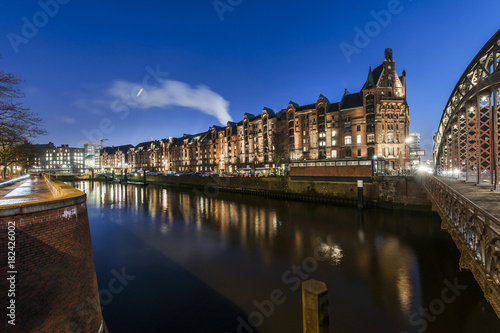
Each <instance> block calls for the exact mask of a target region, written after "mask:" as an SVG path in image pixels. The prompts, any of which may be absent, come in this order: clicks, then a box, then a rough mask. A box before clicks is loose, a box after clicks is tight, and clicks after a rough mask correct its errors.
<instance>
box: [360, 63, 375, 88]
mask: <svg viewBox="0 0 500 333" xmlns="http://www.w3.org/2000/svg"><path fill="white" fill-rule="evenodd" d="M375 86H376V85H375V78H374V77H373V72H372V67H371V66H370V70H369V71H368V77H367V78H366V82H365V85H364V86H363V89H362V90H365V89H371V88H375Z"/></svg>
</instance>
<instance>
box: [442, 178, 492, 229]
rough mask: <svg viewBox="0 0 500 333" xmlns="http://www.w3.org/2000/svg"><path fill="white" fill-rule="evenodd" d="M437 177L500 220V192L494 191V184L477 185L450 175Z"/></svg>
mask: <svg viewBox="0 0 500 333" xmlns="http://www.w3.org/2000/svg"><path fill="white" fill-rule="evenodd" d="M436 178H437V179H439V180H440V181H441V182H443V183H445V184H446V185H448V186H449V187H450V188H452V189H454V190H455V191H457V192H458V193H460V194H461V195H462V196H463V197H465V198H466V199H468V200H470V201H472V202H473V203H474V204H475V205H477V206H478V207H479V208H481V209H482V210H484V211H486V212H487V213H489V214H490V215H492V216H493V217H495V218H497V219H498V220H499V221H500V192H492V191H491V190H492V189H493V186H477V185H476V183H466V182H465V181H463V180H457V179H452V178H449V177H436Z"/></svg>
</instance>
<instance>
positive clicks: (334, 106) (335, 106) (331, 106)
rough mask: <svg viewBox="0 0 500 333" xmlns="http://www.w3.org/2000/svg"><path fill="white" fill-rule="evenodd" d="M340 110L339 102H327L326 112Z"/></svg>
mask: <svg viewBox="0 0 500 333" xmlns="http://www.w3.org/2000/svg"><path fill="white" fill-rule="evenodd" d="M339 110H340V103H338V102H337V103H333V104H329V105H328V108H327V109H326V112H327V113H330V112H338V111H339Z"/></svg>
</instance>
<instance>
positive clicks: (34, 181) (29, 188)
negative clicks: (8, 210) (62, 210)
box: [0, 176, 53, 206]
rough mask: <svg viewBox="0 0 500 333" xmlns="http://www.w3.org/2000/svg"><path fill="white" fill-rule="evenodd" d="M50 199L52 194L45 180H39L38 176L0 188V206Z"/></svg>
mask: <svg viewBox="0 0 500 333" xmlns="http://www.w3.org/2000/svg"><path fill="white" fill-rule="evenodd" d="M52 198H53V195H52V192H51V191H50V189H49V187H48V186H47V183H46V181H45V179H43V178H42V179H40V178H39V177H38V176H36V177H35V176H32V177H31V178H27V179H25V180H22V181H19V182H17V183H14V184H12V185H8V186H5V187H2V188H0V206H7V205H16V204H24V203H29V202H35V201H40V200H46V199H52Z"/></svg>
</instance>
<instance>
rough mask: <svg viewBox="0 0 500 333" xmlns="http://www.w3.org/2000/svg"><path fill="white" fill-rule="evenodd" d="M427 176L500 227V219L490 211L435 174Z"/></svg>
mask: <svg viewBox="0 0 500 333" xmlns="http://www.w3.org/2000/svg"><path fill="white" fill-rule="evenodd" d="M428 177H431V179H433V180H434V181H436V182H439V183H440V184H441V186H442V187H444V188H445V189H446V190H447V191H448V192H451V193H453V194H454V195H455V196H457V197H458V198H459V199H460V200H463V201H465V202H467V204H468V205H470V206H472V207H473V208H474V209H475V210H477V211H479V212H480V213H481V214H482V215H484V216H486V217H488V219H489V220H490V221H492V222H493V223H494V224H495V225H496V226H497V227H499V228H500V220H499V219H498V218H497V217H495V216H493V215H491V214H490V213H488V212H487V211H485V210H484V209H482V208H481V207H479V206H478V205H477V204H475V203H474V202H473V201H471V200H469V199H467V198H466V197H464V196H463V195H462V194H461V193H460V192H458V191H457V190H454V189H453V188H451V187H449V186H448V185H446V184H445V183H443V182H442V181H441V180H439V179H437V178H436V177H435V176H432V175H428ZM424 186H425V185H424Z"/></svg>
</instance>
